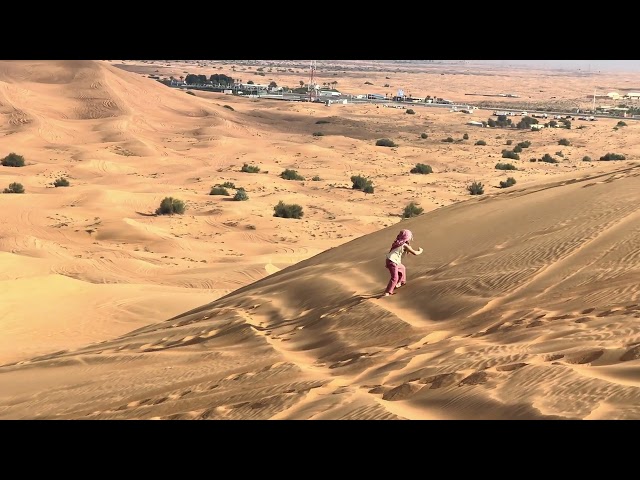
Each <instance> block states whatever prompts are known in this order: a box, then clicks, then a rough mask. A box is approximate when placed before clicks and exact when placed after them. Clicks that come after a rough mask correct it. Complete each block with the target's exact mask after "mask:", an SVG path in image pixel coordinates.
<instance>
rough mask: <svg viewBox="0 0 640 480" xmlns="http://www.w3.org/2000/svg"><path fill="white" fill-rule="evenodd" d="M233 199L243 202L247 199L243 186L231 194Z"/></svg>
mask: <svg viewBox="0 0 640 480" xmlns="http://www.w3.org/2000/svg"><path fill="white" fill-rule="evenodd" d="M233 199H234V200H235V201H236V202H244V201H245V200H249V195H247V192H245V191H244V189H243V188H239V189H238V190H237V191H236V194H235V195H234V196H233Z"/></svg>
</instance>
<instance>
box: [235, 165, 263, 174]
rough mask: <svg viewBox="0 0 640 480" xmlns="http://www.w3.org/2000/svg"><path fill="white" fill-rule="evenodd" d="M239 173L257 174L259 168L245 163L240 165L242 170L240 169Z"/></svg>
mask: <svg viewBox="0 0 640 480" xmlns="http://www.w3.org/2000/svg"><path fill="white" fill-rule="evenodd" d="M240 171H241V172H247V173H258V172H259V171H260V167H258V166H256V165H249V164H246V163H245V164H244V165H242V168H241V169H240Z"/></svg>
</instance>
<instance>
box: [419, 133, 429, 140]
mask: <svg viewBox="0 0 640 480" xmlns="http://www.w3.org/2000/svg"><path fill="white" fill-rule="evenodd" d="M428 137H429V135H427V134H426V133H421V134H420V138H422V139H425V138H428Z"/></svg>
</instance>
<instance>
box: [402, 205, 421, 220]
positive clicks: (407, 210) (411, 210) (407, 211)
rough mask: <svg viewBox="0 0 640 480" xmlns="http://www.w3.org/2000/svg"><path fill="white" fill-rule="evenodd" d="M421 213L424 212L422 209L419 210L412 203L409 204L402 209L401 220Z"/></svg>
mask: <svg viewBox="0 0 640 480" xmlns="http://www.w3.org/2000/svg"><path fill="white" fill-rule="evenodd" d="M422 212H424V208H420V207H419V206H418V205H416V204H415V203H414V202H411V203H410V204H409V205H407V206H406V207H404V212H403V213H402V218H411V217H417V216H418V215H420V214H421V213H422Z"/></svg>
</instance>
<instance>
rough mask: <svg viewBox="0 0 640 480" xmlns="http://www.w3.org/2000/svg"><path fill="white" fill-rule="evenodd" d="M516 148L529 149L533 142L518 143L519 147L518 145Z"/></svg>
mask: <svg viewBox="0 0 640 480" xmlns="http://www.w3.org/2000/svg"><path fill="white" fill-rule="evenodd" d="M516 146H517V147H520V148H529V147H530V146H531V142H530V141H529V140H527V141H524V142H520V143H518V145H516ZM514 150H515V149H514Z"/></svg>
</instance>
